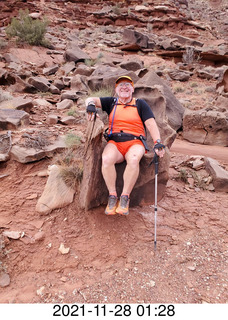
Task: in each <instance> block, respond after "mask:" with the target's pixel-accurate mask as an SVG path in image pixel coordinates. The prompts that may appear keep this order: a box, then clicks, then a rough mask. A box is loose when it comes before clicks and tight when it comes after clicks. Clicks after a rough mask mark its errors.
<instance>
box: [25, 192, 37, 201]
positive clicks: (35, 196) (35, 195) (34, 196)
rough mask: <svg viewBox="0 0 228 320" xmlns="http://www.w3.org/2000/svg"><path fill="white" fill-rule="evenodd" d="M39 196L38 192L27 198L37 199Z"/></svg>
mask: <svg viewBox="0 0 228 320" xmlns="http://www.w3.org/2000/svg"><path fill="white" fill-rule="evenodd" d="M37 197H38V195H37V193H33V194H31V195H30V196H28V197H27V198H26V200H33V199H36V198H37Z"/></svg>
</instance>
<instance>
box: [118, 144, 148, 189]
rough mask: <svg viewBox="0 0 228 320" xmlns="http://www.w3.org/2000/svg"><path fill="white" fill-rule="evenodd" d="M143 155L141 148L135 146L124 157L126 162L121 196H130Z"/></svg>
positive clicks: (142, 148) (143, 150) (143, 151)
mask: <svg viewBox="0 0 228 320" xmlns="http://www.w3.org/2000/svg"><path fill="white" fill-rule="evenodd" d="M144 153H145V149H144V147H143V146H141V145H139V144H137V145H133V146H132V147H131V148H130V149H129V150H128V152H127V153H126V155H125V159H126V162H127V165H126V168H125V171H124V175H123V180H124V186H123V191H122V194H127V195H130V193H131V191H132V189H133V187H134V185H135V183H136V181H137V179H138V175H139V162H140V160H141V158H142V157H143V155H144Z"/></svg>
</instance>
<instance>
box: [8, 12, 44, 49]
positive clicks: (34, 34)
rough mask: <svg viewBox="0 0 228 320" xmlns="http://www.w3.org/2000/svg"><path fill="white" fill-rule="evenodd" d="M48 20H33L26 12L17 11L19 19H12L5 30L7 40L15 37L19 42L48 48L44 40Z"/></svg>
mask: <svg viewBox="0 0 228 320" xmlns="http://www.w3.org/2000/svg"><path fill="white" fill-rule="evenodd" d="M48 23H49V22H48V20H47V19H46V18H44V19H43V20H38V19H37V20H34V19H32V18H31V17H30V16H29V11H28V10H25V11H23V10H19V17H18V18H13V19H12V21H11V23H10V25H8V27H7V28H6V34H7V36H8V37H9V38H12V37H16V38H17V39H18V40H19V41H21V42H26V43H28V44H31V45H37V46H38V45H41V46H45V47H46V46H48V41H47V40H46V39H45V38H44V36H45V33H46V30H47V26H48Z"/></svg>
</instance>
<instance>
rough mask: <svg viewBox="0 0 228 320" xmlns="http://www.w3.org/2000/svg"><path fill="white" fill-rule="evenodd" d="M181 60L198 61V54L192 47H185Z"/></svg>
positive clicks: (185, 61) (186, 62) (187, 62)
mask: <svg viewBox="0 0 228 320" xmlns="http://www.w3.org/2000/svg"><path fill="white" fill-rule="evenodd" d="M182 61H183V63H185V64H193V63H197V62H199V61H200V56H199V54H197V53H196V51H195V49H194V48H193V47H187V48H186V50H185V53H183V56H182Z"/></svg>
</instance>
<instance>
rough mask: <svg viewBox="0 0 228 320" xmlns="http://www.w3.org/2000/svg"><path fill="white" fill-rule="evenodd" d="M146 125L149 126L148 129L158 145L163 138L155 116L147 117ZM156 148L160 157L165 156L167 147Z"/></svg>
mask: <svg viewBox="0 0 228 320" xmlns="http://www.w3.org/2000/svg"><path fill="white" fill-rule="evenodd" d="M145 126H146V127H147V129H148V131H149V133H150V135H151V137H152V139H153V141H154V144H155V146H156V144H157V143H158V141H159V140H161V136H160V132H159V129H158V126H157V123H156V121H155V119H154V118H150V119H147V120H146V121H145ZM160 143H161V142H160ZM154 150H155V152H156V153H157V155H158V156H159V157H163V156H164V154H165V148H161V149H160V148H159V149H157V148H155V149H154Z"/></svg>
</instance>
